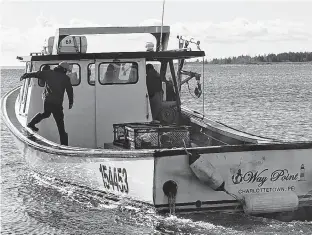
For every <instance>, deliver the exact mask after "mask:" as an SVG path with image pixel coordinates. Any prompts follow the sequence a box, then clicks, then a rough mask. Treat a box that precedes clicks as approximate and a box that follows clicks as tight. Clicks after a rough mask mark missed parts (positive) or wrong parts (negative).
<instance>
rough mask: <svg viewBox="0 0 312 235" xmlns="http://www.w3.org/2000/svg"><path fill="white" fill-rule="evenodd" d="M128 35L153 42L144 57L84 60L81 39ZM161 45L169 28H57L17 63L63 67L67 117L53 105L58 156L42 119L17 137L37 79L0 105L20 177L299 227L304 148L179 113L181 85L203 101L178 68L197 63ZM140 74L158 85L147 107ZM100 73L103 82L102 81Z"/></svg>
mask: <svg viewBox="0 0 312 235" xmlns="http://www.w3.org/2000/svg"><path fill="white" fill-rule="evenodd" d="M135 33H140V34H150V35H153V36H154V38H155V42H148V43H147V44H146V50H144V51H135V52H97V53H88V52H87V46H88V44H87V38H86V35H94V34H97V35H99V34H104V35H107V34H135ZM169 35H170V27H169V26H162V27H160V26H148V27H147V26H144V27H89V28H59V29H57V31H56V34H55V36H53V37H50V38H49V39H48V40H47V42H46V44H45V46H44V48H43V50H42V51H41V52H40V53H31V54H30V56H18V57H17V59H18V60H20V61H22V62H24V63H25V65H26V66H25V70H26V72H32V71H38V70H41V69H42V67H43V66H45V65H49V66H50V67H51V68H53V67H54V66H56V65H58V64H59V63H60V62H62V61H66V62H67V63H69V64H71V65H72V67H73V69H72V73H71V74H69V76H70V78H71V82H72V85H73V90H74V106H73V108H72V109H70V110H69V109H68V108H67V106H66V105H64V115H65V127H66V131H67V132H68V136H69V140H68V142H69V145H68V146H65V145H60V141H59V134H58V131H57V128H56V124H55V122H54V120H53V118H48V119H45V120H43V121H42V122H41V123H40V124H38V128H39V131H38V132H33V131H32V130H30V129H29V128H27V123H28V122H29V121H30V120H31V118H32V117H33V116H34V115H35V114H36V113H38V112H41V111H42V109H43V102H42V99H41V94H42V92H43V89H44V84H41V82H40V81H38V79H36V78H28V79H25V80H23V84H22V85H21V86H19V87H16V88H15V89H13V90H11V91H10V92H8V93H7V94H6V95H4V96H3V98H2V101H1V111H2V118H3V121H4V123H5V124H6V125H7V127H8V129H9V130H10V131H11V132H12V135H13V136H14V137H15V140H16V144H17V146H18V148H19V150H20V151H21V153H22V156H23V157H24V158H25V160H26V162H27V163H28V165H29V166H30V168H31V169H32V170H33V171H35V172H37V173H39V174H42V175H46V176H49V177H53V178H55V179H58V180H63V181H66V182H70V183H72V184H76V185H81V186H82V187H87V188H89V189H90V190H95V191H100V192H103V193H107V194H112V195H116V196H117V197H120V198H123V197H127V198H130V199H131V200H136V201H140V202H143V203H148V204H151V205H153V206H154V207H155V208H156V210H157V211H159V212H171V213H174V212H176V213H177V212H198V211H230V212H233V213H235V212H245V213H247V214H251V215H273V214H274V215H275V214H283V213H290V214H291V215H292V216H296V215H297V214H300V215H301V216H302V217H305V218H306V217H307V216H308V215H309V213H310V215H311V214H312V212H311V205H312V191H311V190H312V142H291V143H290V142H283V141H279V140H275V139H271V138H265V137H261V136H257V135H253V134H249V133H246V132H242V131H240V130H237V129H234V128H231V127H229V126H227V125H225V124H222V123H220V122H217V121H214V120H210V119H208V118H207V117H206V116H205V113H204V112H202V113H201V112H198V111H194V110H191V109H188V108H186V107H184V106H183V105H181V94H182V93H181V87H182V86H184V85H185V84H188V83H189V82H194V84H196V85H195V90H194V95H195V96H197V97H200V96H201V97H202V96H203V95H204V89H202V86H203V82H201V81H202V79H203V77H202V75H201V74H200V73H197V72H193V71H186V70H184V69H183V68H184V64H185V61H186V60H188V59H203V58H204V56H205V52H204V51H202V50H201V49H200V42H199V41H198V42H195V41H194V40H193V39H190V40H188V39H186V38H185V37H182V36H178V43H179V46H178V47H177V49H176V50H168V41H169ZM103 43H105V42H104V41H103ZM192 43H193V44H195V46H196V47H197V49H196V50H191V49H190V44H192ZM176 62H177V63H176ZM148 64H151V65H152V66H154V68H157V69H158V72H159V77H160V79H161V84H162V91H158V92H156V93H155V94H154V95H153V96H150V95H149V91H148V87H147V79H148V78H147V72H146V68H147V65H148ZM110 68H113V71H114V77H113V79H111V80H109V79H106V77H105V76H106V72H107V70H108V69H110ZM16 79H19V78H16ZM203 102H204V99H203ZM67 103H68V99H67V97H66V96H65V97H64V104H67ZM292 218H295V217H292Z"/></svg>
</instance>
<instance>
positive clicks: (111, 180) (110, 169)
mask: <svg viewBox="0 0 312 235" xmlns="http://www.w3.org/2000/svg"><path fill="white" fill-rule="evenodd" d="M108 182H109V184H110V185H111V186H112V187H113V190H115V184H114V179H113V174H112V168H111V167H109V170H108Z"/></svg>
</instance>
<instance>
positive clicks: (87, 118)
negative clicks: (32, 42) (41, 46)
mask: <svg viewBox="0 0 312 235" xmlns="http://www.w3.org/2000/svg"><path fill="white" fill-rule="evenodd" d="M59 62H60V61H50V62H48V63H49V64H57V63H59ZM48 63H43V62H37V63H36V62H34V69H33V71H38V70H39V69H40V66H41V65H42V64H48ZM68 63H71V61H68ZM72 63H74V61H72ZM75 63H77V62H75ZM89 63H91V62H90V61H80V62H79V64H80V71H81V75H80V76H81V82H80V84H79V85H78V86H73V90H74V105H73V108H72V109H70V110H69V109H68V105H69V102H68V96H67V93H66V92H65V94H64V102H63V111H64V116H65V117H64V122H65V130H66V132H67V133H68V144H69V145H70V146H77V147H86V148H94V147H95V141H96V138H95V86H91V85H90V84H88V81H87V66H88V64H89ZM43 89H44V88H43V87H40V86H39V85H38V79H36V78H33V79H32V92H31V96H30V106H29V111H28V117H27V122H29V121H30V120H31V119H32V118H33V117H34V116H35V115H36V114H37V113H38V112H43V100H42V92H43ZM37 127H38V128H39V132H38V133H39V134H40V135H41V136H43V137H44V138H46V139H48V140H50V141H53V142H56V143H60V138H59V133H58V129H57V126H56V123H55V120H54V118H53V115H51V116H50V117H49V118H47V119H44V120H42V121H41V122H40V123H38V124H37Z"/></svg>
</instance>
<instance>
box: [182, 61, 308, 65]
mask: <svg viewBox="0 0 312 235" xmlns="http://www.w3.org/2000/svg"><path fill="white" fill-rule="evenodd" d="M202 63H203V62H202V61H200V62H196V61H189V62H187V64H202ZM205 64H209V65H262V64H312V61H303V62H290V61H284V62H241V63H231V64H222V63H211V62H205Z"/></svg>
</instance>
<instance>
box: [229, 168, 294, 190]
mask: <svg viewBox="0 0 312 235" xmlns="http://www.w3.org/2000/svg"><path fill="white" fill-rule="evenodd" d="M268 170H269V169H264V170H262V171H248V172H246V173H242V171H241V169H238V171H237V173H236V174H234V175H232V181H233V183H234V184H240V183H242V182H245V183H258V187H261V186H262V185H263V184H264V183H265V182H267V181H268V180H269V181H271V182H275V181H279V180H280V181H296V180H298V178H299V174H298V173H296V174H290V173H289V171H288V170H287V169H283V170H282V169H278V170H275V171H273V172H272V173H271V175H270V176H265V174H266V172H267V171H268Z"/></svg>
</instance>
